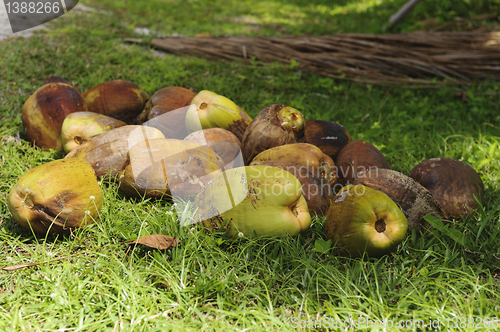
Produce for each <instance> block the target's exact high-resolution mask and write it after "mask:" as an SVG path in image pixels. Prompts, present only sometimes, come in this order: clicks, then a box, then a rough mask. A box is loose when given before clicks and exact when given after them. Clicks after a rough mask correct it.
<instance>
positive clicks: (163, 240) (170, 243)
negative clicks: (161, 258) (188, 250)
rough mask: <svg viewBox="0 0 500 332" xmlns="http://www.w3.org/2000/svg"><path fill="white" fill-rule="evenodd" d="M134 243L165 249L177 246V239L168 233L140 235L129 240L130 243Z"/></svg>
mask: <svg viewBox="0 0 500 332" xmlns="http://www.w3.org/2000/svg"><path fill="white" fill-rule="evenodd" d="M136 243H137V244H142V245H144V246H146V247H150V248H154V249H159V250H165V249H170V248H172V247H175V246H177V244H178V243H179V240H177V239H176V238H174V237H171V236H168V235H161V234H152V235H145V236H141V237H140V238H138V239H137V240H134V241H132V242H131V244H136Z"/></svg>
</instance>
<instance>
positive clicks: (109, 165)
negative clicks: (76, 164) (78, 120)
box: [64, 125, 165, 180]
mask: <svg viewBox="0 0 500 332" xmlns="http://www.w3.org/2000/svg"><path fill="white" fill-rule="evenodd" d="M146 138H147V139H154V138H165V137H164V136H163V134H162V132H161V131H159V130H158V129H156V128H151V127H145V126H137V125H128V126H123V127H119V128H115V129H111V130H110V131H107V132H105V133H103V134H100V135H97V136H94V137H93V138H92V139H91V140H90V141H88V142H87V143H84V144H82V145H80V147H78V148H76V149H74V150H73V151H71V152H70V153H68V154H67V155H66V157H64V158H65V159H67V158H79V159H85V160H87V161H88V162H89V163H90V165H91V166H92V168H93V169H94V172H95V174H96V176H97V177H98V178H99V179H101V178H105V179H108V180H116V179H117V177H118V175H119V173H120V172H121V171H122V170H123V169H124V168H125V167H126V166H127V158H128V157H127V154H128V151H129V149H130V147H132V146H133V144H136V143H138V142H141V141H143V140H145V139H146Z"/></svg>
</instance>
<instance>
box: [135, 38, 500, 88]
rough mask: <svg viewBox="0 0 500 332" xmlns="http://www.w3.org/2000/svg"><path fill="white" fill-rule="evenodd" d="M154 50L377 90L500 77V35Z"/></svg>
mask: <svg viewBox="0 0 500 332" xmlns="http://www.w3.org/2000/svg"><path fill="white" fill-rule="evenodd" d="M125 41H128V42H138V43H142V42H143V41H142V39H133V38H126V39H125ZM150 44H151V45H152V46H154V47H156V48H158V49H161V50H164V51H167V52H171V53H176V54H187V55H194V56H199V57H204V58H212V59H218V60H220V59H229V60H237V61H242V62H251V61H252V60H251V59H253V58H255V59H257V60H259V61H261V62H282V63H286V64H289V63H291V61H292V60H294V61H296V62H298V63H299V64H300V67H301V68H302V69H305V70H310V71H313V72H315V73H318V74H322V75H325V76H329V77H333V78H337V79H349V80H353V81H358V82H364V83H371V84H398V85H410V86H413V87H417V86H426V87H430V86H440V85H444V84H448V85H449V84H466V83H468V82H470V80H472V79H474V78H491V79H498V78H499V77H500V32H414V33H408V34H392V35H368V34H367V35H365V34H337V35H328V36H292V37H225V38H217V37H212V38H207V37H203V38H201V37H198V38H197V37H193V38H191V37H185V38H154V39H153V40H152V41H151V42H150ZM436 78H437V80H436Z"/></svg>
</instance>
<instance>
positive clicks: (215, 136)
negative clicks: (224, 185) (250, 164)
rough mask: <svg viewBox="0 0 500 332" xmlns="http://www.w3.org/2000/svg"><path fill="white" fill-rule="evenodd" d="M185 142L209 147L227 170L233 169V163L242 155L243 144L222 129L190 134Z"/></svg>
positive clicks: (204, 130) (233, 135)
mask: <svg viewBox="0 0 500 332" xmlns="http://www.w3.org/2000/svg"><path fill="white" fill-rule="evenodd" d="M184 140H185V141H191V142H196V143H198V144H201V145H206V146H208V147H209V148H210V149H211V150H212V151H214V152H215V153H217V154H218V155H219V156H220V157H221V158H222V161H223V162H224V165H226V169H229V168H232V165H233V161H235V159H236V158H237V157H238V155H239V154H240V153H241V143H240V140H239V139H238V137H236V135H235V134H233V133H232V132H230V131H229V130H225V129H222V128H210V129H203V130H198V131H195V132H194V133H191V134H189V135H188V136H187V137H186V138H184ZM228 166H229V167H228ZM239 166H244V165H239ZM236 167H237V166H236Z"/></svg>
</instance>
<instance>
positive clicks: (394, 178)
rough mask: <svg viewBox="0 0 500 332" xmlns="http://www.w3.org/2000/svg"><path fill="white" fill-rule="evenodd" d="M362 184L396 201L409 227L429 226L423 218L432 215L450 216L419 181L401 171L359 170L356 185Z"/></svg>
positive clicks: (442, 217)
mask: <svg viewBox="0 0 500 332" xmlns="http://www.w3.org/2000/svg"><path fill="white" fill-rule="evenodd" d="M357 184H362V185H364V186H367V187H370V188H372V189H376V190H379V191H381V192H383V193H385V194H387V196H389V197H390V198H391V199H392V200H393V201H394V202H396V203H397V204H398V205H399V207H400V208H401V210H402V211H403V213H404V215H405V216H406V219H407V220H408V227H409V228H411V227H417V228H421V227H422V225H423V226H425V228H427V227H428V225H427V223H426V222H425V220H423V219H422V218H423V217H424V216H426V215H432V216H435V217H437V218H440V219H446V218H447V217H448V216H447V214H446V212H445V211H444V210H443V208H442V207H441V205H440V204H439V202H438V201H437V200H436V199H435V198H434V196H432V194H431V192H430V191H429V190H427V189H426V188H425V187H424V186H422V185H421V184H420V183H418V182H417V181H415V180H413V179H412V178H410V177H409V176H406V175H404V174H402V173H400V172H396V171H393V170H389V169H384V168H377V169H370V170H365V171H362V172H359V173H358V174H357V177H356V180H355V181H354V185H357Z"/></svg>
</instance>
